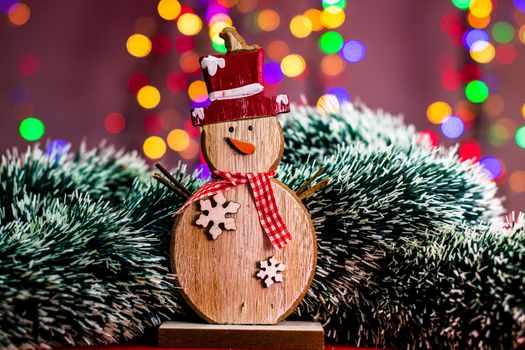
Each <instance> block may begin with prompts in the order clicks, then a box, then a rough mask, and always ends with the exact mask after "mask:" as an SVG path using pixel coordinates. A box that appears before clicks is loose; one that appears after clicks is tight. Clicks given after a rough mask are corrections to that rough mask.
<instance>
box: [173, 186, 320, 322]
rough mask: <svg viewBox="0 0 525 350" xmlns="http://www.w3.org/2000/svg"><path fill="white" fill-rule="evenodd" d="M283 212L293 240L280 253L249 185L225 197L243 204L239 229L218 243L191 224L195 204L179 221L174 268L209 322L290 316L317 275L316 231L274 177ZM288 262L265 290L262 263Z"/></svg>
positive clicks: (273, 319)
mask: <svg viewBox="0 0 525 350" xmlns="http://www.w3.org/2000/svg"><path fill="white" fill-rule="evenodd" d="M272 188H273V191H274V194H275V198H276V201H277V203H278V204H279V211H280V213H281V216H282V217H283V220H284V222H285V223H286V226H287V227H288V230H289V231H290V233H291V234H292V240H291V241H290V242H289V243H288V245H287V246H286V247H284V248H283V249H281V250H279V251H278V250H276V249H275V248H274V247H273V246H272V245H271V243H270V241H269V239H268V237H267V236H266V234H265V233H264V232H263V230H262V228H261V224H260V222H259V217H258V214H257V210H256V208H255V203H254V201H253V199H252V195H251V190H250V188H249V185H247V184H245V185H240V186H237V187H235V188H234V189H232V190H230V191H228V192H226V193H225V197H226V198H227V199H228V200H231V201H234V202H236V203H241V208H240V209H239V211H238V212H237V214H235V215H234V217H235V220H236V223H237V227H238V229H237V230H236V231H226V232H224V233H223V234H222V235H221V236H220V237H218V238H217V240H210V239H209V237H208V235H207V234H206V232H205V231H204V230H203V229H202V228H200V227H197V226H195V225H194V224H193V221H194V219H195V218H196V217H198V215H199V211H198V204H196V203H193V204H192V205H191V206H189V207H188V208H187V209H186V211H184V213H182V214H181V215H180V216H179V217H178V219H177V221H176V222H175V225H174V229H173V236H172V251H171V257H172V267H173V269H174V270H175V272H176V273H177V276H178V281H179V284H180V286H181V287H182V294H183V296H184V297H185V299H186V300H187V302H188V303H189V304H190V305H191V306H192V308H193V309H194V310H195V311H196V312H197V313H198V314H199V315H200V316H201V317H203V318H204V319H205V320H207V321H209V322H213V323H222V324H225V323H228V324H275V323H277V322H278V321H281V320H283V319H284V318H285V317H286V316H288V315H289V314H290V313H291V312H292V311H293V310H294V309H295V307H296V306H297V304H298V303H299V302H300V301H301V299H302V298H303V297H304V294H305V293H306V291H307V289H308V287H309V286H310V283H311V281H312V279H313V275H314V272H315V264H316V260H317V246H316V238H315V230H314V227H313V224H312V222H311V220H310V216H309V215H308V212H307V210H306V208H305V207H304V206H303V205H302V203H301V202H300V200H299V199H298V198H297V196H295V194H294V193H293V192H292V191H291V190H290V189H288V188H287V187H286V186H285V185H284V184H282V183H281V182H279V181H277V180H275V179H272ZM271 256H275V258H276V259H277V260H279V261H281V262H283V263H284V264H286V266H287V267H286V271H284V273H283V276H284V281H283V282H282V283H275V284H274V285H272V286H270V287H269V288H266V287H265V286H264V284H263V282H262V281H261V280H260V279H258V278H257V277H256V274H257V271H258V262H259V261H261V260H264V259H267V258H268V257H271Z"/></svg>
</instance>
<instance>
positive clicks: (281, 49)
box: [266, 40, 290, 61]
mask: <svg viewBox="0 0 525 350" xmlns="http://www.w3.org/2000/svg"><path fill="white" fill-rule="evenodd" d="M266 51H267V54H268V57H269V58H270V59H272V60H274V61H281V60H282V59H283V58H284V56H286V55H288V54H289V53H290V49H289V48H288V45H287V44H286V43H285V42H284V41H282V40H274V41H272V42H271V43H270V44H269V45H268V48H267V50H266Z"/></svg>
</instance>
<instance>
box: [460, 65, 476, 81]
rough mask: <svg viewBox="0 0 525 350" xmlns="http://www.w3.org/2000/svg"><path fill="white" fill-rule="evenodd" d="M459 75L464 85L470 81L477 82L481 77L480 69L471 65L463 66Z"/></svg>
mask: <svg viewBox="0 0 525 350" xmlns="http://www.w3.org/2000/svg"><path fill="white" fill-rule="evenodd" d="M460 74H461V79H462V81H463V82H464V83H468V82H471V81H472V80H479V79H480V77H481V68H480V67H479V66H478V65H475V64H472V63H469V64H465V65H464V66H463V67H461V70H460Z"/></svg>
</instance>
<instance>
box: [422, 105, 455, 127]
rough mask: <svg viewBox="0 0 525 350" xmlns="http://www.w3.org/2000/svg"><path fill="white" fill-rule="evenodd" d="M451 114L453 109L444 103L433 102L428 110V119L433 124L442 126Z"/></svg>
mask: <svg viewBox="0 0 525 350" xmlns="http://www.w3.org/2000/svg"><path fill="white" fill-rule="evenodd" d="M451 114H452V108H451V107H450V105H449V104H448V103H446V102H443V101H436V102H433V103H431V104H430V105H429V106H428V108H427V119H428V120H429V121H430V122H431V123H433V124H441V122H443V120H444V119H445V118H446V117H448V116H449V115H451Z"/></svg>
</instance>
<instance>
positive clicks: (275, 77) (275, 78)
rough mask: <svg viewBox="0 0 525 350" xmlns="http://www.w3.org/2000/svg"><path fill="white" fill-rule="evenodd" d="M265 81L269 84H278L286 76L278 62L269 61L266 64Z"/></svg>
mask: <svg viewBox="0 0 525 350" xmlns="http://www.w3.org/2000/svg"><path fill="white" fill-rule="evenodd" d="M263 70H264V74H263V75H264V82H265V83H267V84H278V83H280V82H281V80H282V79H283V77H284V74H283V72H282V70H281V65H280V64H279V63H277V62H267V63H265V65H264V68H263Z"/></svg>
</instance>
